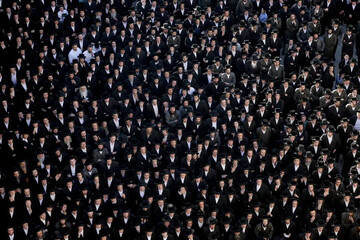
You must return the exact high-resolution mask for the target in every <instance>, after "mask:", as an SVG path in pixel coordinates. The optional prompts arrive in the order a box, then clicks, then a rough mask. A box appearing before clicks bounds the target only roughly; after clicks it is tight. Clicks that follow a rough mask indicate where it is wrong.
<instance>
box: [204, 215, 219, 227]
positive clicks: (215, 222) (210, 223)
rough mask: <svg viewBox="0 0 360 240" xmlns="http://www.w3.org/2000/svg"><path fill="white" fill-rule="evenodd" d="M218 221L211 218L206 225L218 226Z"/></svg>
mask: <svg viewBox="0 0 360 240" xmlns="http://www.w3.org/2000/svg"><path fill="white" fill-rule="evenodd" d="M217 222H218V220H217V219H216V218H214V217H209V218H208V219H207V220H206V223H207V224H208V225H214V224H217Z"/></svg>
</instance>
